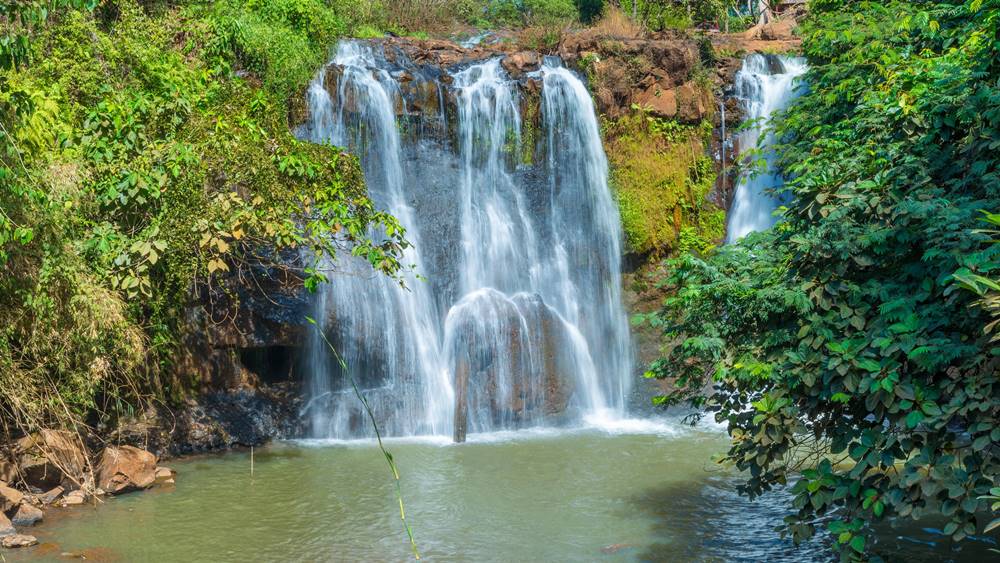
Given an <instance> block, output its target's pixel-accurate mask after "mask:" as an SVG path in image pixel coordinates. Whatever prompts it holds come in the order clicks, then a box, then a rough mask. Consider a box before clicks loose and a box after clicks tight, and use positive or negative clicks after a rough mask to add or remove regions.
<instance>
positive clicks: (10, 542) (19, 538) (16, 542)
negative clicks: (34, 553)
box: [0, 534, 38, 549]
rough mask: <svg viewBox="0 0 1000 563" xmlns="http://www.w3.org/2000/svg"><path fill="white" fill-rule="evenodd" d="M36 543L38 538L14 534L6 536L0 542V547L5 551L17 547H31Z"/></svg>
mask: <svg viewBox="0 0 1000 563" xmlns="http://www.w3.org/2000/svg"><path fill="white" fill-rule="evenodd" d="M37 543H38V538H36V537H35V536H29V535H27V534H14V535H11V536H7V537H5V538H4V539H2V540H0V545H2V546H4V547H5V548H7V549H14V548H18V547H31V546H33V545H35V544H37Z"/></svg>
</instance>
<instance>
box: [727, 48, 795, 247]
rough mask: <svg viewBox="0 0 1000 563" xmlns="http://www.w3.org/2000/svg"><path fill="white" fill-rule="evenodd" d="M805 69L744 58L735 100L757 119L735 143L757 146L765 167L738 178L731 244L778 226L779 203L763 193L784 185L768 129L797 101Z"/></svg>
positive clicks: (776, 59) (787, 60) (784, 61)
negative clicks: (773, 117) (772, 120)
mask: <svg viewBox="0 0 1000 563" xmlns="http://www.w3.org/2000/svg"><path fill="white" fill-rule="evenodd" d="M806 70H807V67H806V63H805V59H803V58H801V57H786V56H780V55H779V56H776V55H761V54H753V55H750V56H748V57H747V58H746V59H744V60H743V67H742V68H741V69H740V70H739V72H737V73H736V80H735V84H734V90H735V91H736V98H737V99H738V100H739V102H740V104H741V105H742V107H743V109H744V116H745V118H746V119H747V120H753V121H755V122H754V124H753V126H752V127H749V128H747V129H746V130H744V131H742V132H741V133H739V134H738V135H737V138H736V145H737V148H738V149H739V150H744V151H745V150H748V149H752V148H754V147H757V148H758V149H760V151H761V156H762V157H763V158H764V161H765V164H764V167H763V169H757V170H751V171H749V172H744V173H743V174H742V176H741V177H740V180H739V184H738V185H737V187H736V194H735V196H734V197H733V205H732V207H731V209H730V211H729V227H728V229H727V234H726V242H727V243H732V242H735V241H737V240H739V239H741V238H743V237H744V236H746V235H747V234H749V233H752V232H754V231H762V230H764V229H767V228H769V227H770V226H771V225H773V224H774V222H775V218H774V211H775V209H777V208H778V205H780V201H778V200H777V199H775V198H774V197H773V196H771V195H770V194H768V193H766V191H765V190H768V189H771V188H775V187H780V186H781V185H782V184H783V183H784V181H783V179H782V178H781V174H780V173H779V172H778V170H777V169H776V168H775V165H774V162H775V155H774V152H773V151H771V150H769V147H770V146H771V145H772V144H773V142H774V139H773V136H772V133H771V132H769V131H768V126H769V125H770V118H771V115H772V114H773V113H774V112H776V111H781V110H783V109H785V108H786V107H788V104H789V103H791V101H792V100H794V99H795V98H796V97H798V95H799V94H800V88H799V87H798V86H799V85H798V81H797V78H798V77H800V76H801V75H802V74H803V73H805V71H806ZM762 134H763V138H762Z"/></svg>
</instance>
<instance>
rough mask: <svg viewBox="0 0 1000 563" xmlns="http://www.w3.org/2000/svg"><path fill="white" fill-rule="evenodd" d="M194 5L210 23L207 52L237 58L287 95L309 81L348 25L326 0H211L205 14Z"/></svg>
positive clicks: (222, 58)
mask: <svg viewBox="0 0 1000 563" xmlns="http://www.w3.org/2000/svg"><path fill="white" fill-rule="evenodd" d="M191 11H192V14H196V15H197V16H198V17H205V18H206V21H207V23H208V26H206V27H207V28H208V29H205V30H203V31H204V32H205V33H206V35H207V37H205V38H204V39H203V40H204V41H205V43H206V50H207V52H208V54H210V55H213V56H215V57H216V61H218V62H226V61H232V60H235V61H236V62H237V63H238V65H239V66H240V67H242V68H245V69H246V70H249V71H251V72H253V73H254V74H256V75H258V76H259V77H260V78H261V80H263V82H264V84H265V85H266V86H267V87H268V88H270V89H272V90H273V91H275V92H276V93H278V94H281V95H284V96H290V95H292V94H293V93H295V91H296V89H297V88H299V87H301V85H302V84H304V83H305V82H307V81H308V79H309V77H310V76H312V74H313V73H315V72H316V69H317V68H319V67H320V65H322V64H323V63H324V62H326V61H325V58H326V57H327V54H328V50H329V48H330V46H331V45H333V44H334V43H335V41H336V38H337V37H338V36H341V35H344V34H345V33H346V31H347V24H346V23H345V21H344V20H343V18H341V17H340V16H339V15H338V14H337V13H336V12H334V11H333V10H331V9H330V8H329V7H328V5H327V4H326V3H325V2H323V1H322V0H250V1H246V2H243V1H235V0H229V1H227V2H217V3H213V4H212V6H211V7H210V8H208V9H207V11H206V13H205V14H201V13H200V12H201V10H200V9H197V8H192V9H191ZM216 61H212V62H216ZM216 64H218V63H216Z"/></svg>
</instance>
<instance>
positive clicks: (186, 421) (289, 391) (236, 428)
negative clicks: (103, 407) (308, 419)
mask: <svg viewBox="0 0 1000 563" xmlns="http://www.w3.org/2000/svg"><path fill="white" fill-rule="evenodd" d="M302 406H303V400H302V394H301V392H300V391H299V388H298V385H297V384H295V383H293V382H286V383H280V384H271V385H265V386H260V387H258V388H256V389H233V390H229V391H215V392H211V393H208V394H206V395H204V396H202V397H201V398H200V399H199V400H198V401H197V402H190V403H188V404H185V405H183V406H181V407H178V408H175V409H172V410H171V411H166V410H159V411H148V412H145V413H142V414H141V415H139V416H137V417H135V418H133V419H130V420H128V421H126V422H125V423H124V424H122V425H121V426H120V427H119V428H118V429H117V430H116V431H115V432H114V433H113V434H112V436H111V439H112V441H114V442H115V443H122V444H132V445H136V446H139V447H143V448H146V449H148V450H150V451H151V452H153V453H154V454H156V455H157V456H162V457H173V456H179V455H187V454H194V453H202V452H209V451H213V450H220V449H227V448H232V447H237V446H243V447H246V446H258V445H261V444H263V443H265V442H268V441H270V440H273V439H281V438H294V437H298V436H302V435H303V433H304V427H303V424H304V423H303V421H302V419H301V417H300V416H299V413H300V411H301V409H302Z"/></svg>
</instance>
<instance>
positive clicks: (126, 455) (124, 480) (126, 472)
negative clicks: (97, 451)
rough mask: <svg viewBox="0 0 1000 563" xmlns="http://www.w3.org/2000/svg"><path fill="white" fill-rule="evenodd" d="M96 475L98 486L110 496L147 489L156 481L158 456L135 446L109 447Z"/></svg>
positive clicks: (102, 455) (102, 456) (103, 455)
mask: <svg viewBox="0 0 1000 563" xmlns="http://www.w3.org/2000/svg"><path fill="white" fill-rule="evenodd" d="M96 473H97V486H98V487H100V488H102V489H104V490H105V491H106V492H108V493H109V494H113V495H115V494H121V493H126V492H129V491H135V490H139V489H145V488H147V487H149V486H150V485H152V484H153V482H154V481H155V480H156V456H155V455H153V454H152V453H150V452H147V451H146V450H140V449H139V448H136V447H133V446H122V447H120V448H116V447H113V446H108V447H107V448H105V449H104V452H102V453H101V460H100V462H99V463H98V464H97V469H96Z"/></svg>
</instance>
